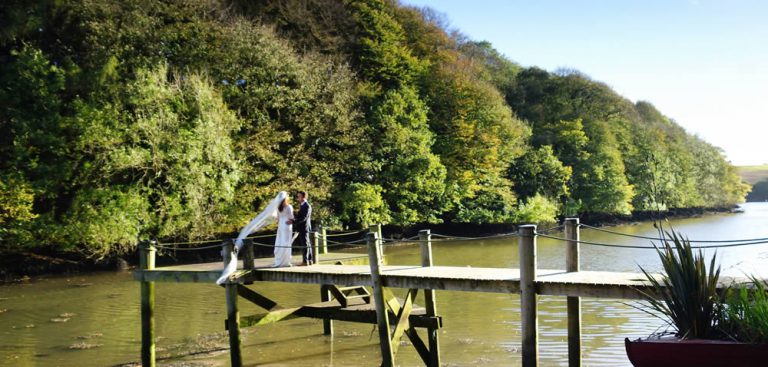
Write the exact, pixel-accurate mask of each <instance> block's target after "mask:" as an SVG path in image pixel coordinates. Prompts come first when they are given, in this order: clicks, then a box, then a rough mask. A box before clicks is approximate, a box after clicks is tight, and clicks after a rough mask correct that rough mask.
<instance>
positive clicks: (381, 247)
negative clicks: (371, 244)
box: [376, 223, 384, 258]
mask: <svg viewBox="0 0 768 367" xmlns="http://www.w3.org/2000/svg"><path fill="white" fill-rule="evenodd" d="M376 233H378V235H379V236H378V237H377V238H378V239H379V254H381V256H382V258H384V235H383V234H382V233H381V223H379V224H377V225H376Z"/></svg>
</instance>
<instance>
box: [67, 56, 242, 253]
mask: <svg viewBox="0 0 768 367" xmlns="http://www.w3.org/2000/svg"><path fill="white" fill-rule="evenodd" d="M126 94H127V95H126V98H125V99H124V103H125V104H124V105H120V106H117V105H116V103H119V102H120V101H114V102H113V104H108V105H102V106H100V105H98V104H96V103H93V104H87V103H85V102H80V103H77V104H76V106H77V107H78V113H77V115H76V116H75V117H74V120H75V121H76V122H77V124H78V125H79V126H81V127H82V128H83V130H84V131H83V134H82V135H81V136H80V137H79V139H78V140H77V141H76V142H75V148H76V150H77V151H78V152H80V153H81V154H82V156H84V157H88V158H89V161H88V162H85V163H84V164H83V166H82V167H81V169H80V170H79V174H78V177H77V180H76V181H75V183H76V184H77V185H78V186H80V189H79V190H78V191H77V193H76V195H75V197H74V200H73V202H72V204H71V209H70V210H69V212H68V213H67V215H66V220H65V222H66V223H67V224H68V226H69V228H70V230H69V238H70V241H71V242H72V243H89V244H93V246H90V247H89V250H90V251H92V252H94V253H95V254H97V255H102V254H104V253H106V252H107V251H108V250H109V244H114V245H115V246H116V247H115V248H113V249H112V250H117V249H118V248H119V247H117V246H122V247H125V248H128V247H129V246H133V245H135V243H136V241H137V239H138V238H139V237H140V236H144V237H146V236H151V237H160V238H169V237H175V236H179V237H184V238H200V237H206V236H208V234H209V233H212V232H215V231H217V230H220V229H219V228H217V227H216V225H218V224H219V223H221V222H222V218H224V217H225V216H226V213H227V211H228V210H229V207H228V205H229V204H230V203H231V202H232V201H233V199H234V197H235V188H236V187H237V185H238V182H239V180H240V177H241V168H240V163H239V162H238V160H237V157H236V155H235V152H234V151H233V150H232V147H233V144H232V143H233V141H232V140H233V139H232V137H233V134H234V133H235V132H236V131H237V130H239V128H240V126H241V125H242V121H241V120H240V119H238V117H237V116H236V115H235V114H234V113H233V112H232V111H230V110H229V109H228V108H227V106H226V105H225V104H224V102H223V100H222V98H221V96H220V94H219V93H217V92H216V91H215V90H214V89H213V88H212V85H211V82H210V81H209V80H208V78H206V77H204V76H201V75H197V74H190V75H184V76H181V75H173V74H172V73H171V72H170V71H169V70H168V68H167V66H164V65H161V66H159V67H157V68H155V69H153V70H139V71H138V72H137V78H136V80H135V81H134V82H133V83H131V84H130V85H129V86H128V88H127V90H126ZM102 247H106V248H102Z"/></svg>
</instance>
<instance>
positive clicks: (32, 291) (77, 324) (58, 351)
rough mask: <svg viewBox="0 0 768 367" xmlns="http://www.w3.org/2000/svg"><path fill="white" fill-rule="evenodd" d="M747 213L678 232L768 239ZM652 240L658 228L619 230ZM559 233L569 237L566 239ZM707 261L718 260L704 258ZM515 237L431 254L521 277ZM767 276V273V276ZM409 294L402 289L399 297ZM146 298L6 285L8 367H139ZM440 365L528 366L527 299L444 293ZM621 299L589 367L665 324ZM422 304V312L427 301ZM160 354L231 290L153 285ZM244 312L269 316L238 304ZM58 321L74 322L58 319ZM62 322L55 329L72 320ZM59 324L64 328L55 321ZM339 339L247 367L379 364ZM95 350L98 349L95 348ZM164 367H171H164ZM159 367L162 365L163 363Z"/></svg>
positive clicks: (371, 337) (288, 348) (554, 348)
mask: <svg viewBox="0 0 768 367" xmlns="http://www.w3.org/2000/svg"><path fill="white" fill-rule="evenodd" d="M745 209H746V213H744V214H735V215H732V214H726V215H716V216H706V217H702V218H692V219H684V220H675V221H672V222H671V224H672V225H673V226H674V227H675V228H676V229H678V230H680V231H681V232H683V233H684V234H685V235H686V236H688V237H690V238H695V239H732V238H754V237H768V227H766V223H768V221H767V219H768V204H765V203H755V204H747V205H745ZM613 230H617V231H620V232H624V233H632V234H638V235H646V236H653V235H655V230H654V229H653V227H652V225H651V224H650V223H640V224H636V225H623V226H619V227H615V228H613ZM560 235H561V234H560ZM582 238H583V239H584V240H588V241H595V242H609V243H616V244H633V245H648V244H649V241H648V240H641V239H634V238H626V237H618V236H615V235H612V234H608V233H601V232H596V231H593V230H587V229H585V230H583V231H582ZM385 252H386V255H387V257H388V262H389V263H391V264H418V263H419V250H418V247H417V246H400V247H396V248H387V249H386V251H385ZM708 253H714V251H710V250H708ZM718 253H719V256H720V257H721V259H722V264H723V268H724V273H728V274H732V275H741V274H742V272H760V271H765V270H764V269H768V267H766V266H765V265H766V264H767V263H768V246H765V245H762V246H760V245H758V246H746V247H736V248H729V249H724V250H720V251H719V252H718ZM563 256H564V248H563V245H562V243H560V242H558V241H555V240H550V239H543V238H542V239H540V241H539V267H541V268H563V267H564V266H565V262H564V257H563ZM517 261H518V251H517V242H516V240H514V239H496V240H484V241H474V242H455V243H446V244H439V245H435V246H434V262H435V264H437V265H453V266H474V267H517ZM638 265H641V266H644V267H647V268H649V269H650V270H654V269H658V266H659V265H658V263H657V260H656V255H655V254H654V253H653V251H648V250H639V249H615V248H610V249H608V248H603V247H590V246H583V247H582V269H585V270H613V271H637V269H638ZM763 274H764V275H768V274H765V273H763ZM252 287H254V288H255V289H257V290H258V291H260V292H263V293H264V294H265V295H268V296H269V297H271V298H273V299H275V300H276V301H278V302H279V303H281V304H285V305H300V304H304V303H311V302H317V301H318V300H319V291H318V289H317V287H315V286H304V285H294V284H279V283H257V284H254V285H252ZM395 293H397V294H401V293H404V292H403V291H400V290H398V291H396V292H395ZM138 296H139V289H138V284H137V283H135V282H134V281H133V280H132V279H131V275H130V274H129V273H103V274H93V275H87V276H78V277H46V278H42V279H35V280H34V281H33V282H31V283H29V284H25V285H9V286H3V287H0V311H2V312H0V365H8V366H21V367H26V366H109V365H116V364H120V363H126V362H130V361H136V360H138V359H139V349H140V341H139V335H140V334H139V301H138ZM437 299H438V313H439V314H441V315H443V317H444V325H445V327H444V328H443V329H442V330H441V334H440V336H441V340H440V341H441V350H442V357H443V361H444V363H445V364H446V365H450V366H474V365H478V364H480V365H488V366H497V365H504V366H506V365H518V364H519V363H520V317H519V307H520V305H519V297H517V296H516V295H505V294H482V293H477V294H475V293H462V292H443V291H439V292H437ZM624 302H626V301H621V300H595V299H584V300H583V301H582V310H583V316H582V317H583V331H582V334H583V338H584V340H583V346H584V350H583V355H584V361H585V365H590V366H622V365H629V362H628V361H627V359H626V356H625V354H624V346H623V340H624V338H625V337H630V338H637V337H642V336H646V335H648V334H650V333H651V332H653V331H655V330H656V329H657V328H659V327H660V326H661V322H660V321H658V320H655V319H653V318H650V317H648V316H647V315H646V314H644V313H643V312H642V311H639V310H637V309H635V308H633V307H632V306H631V305H628V304H625V303H624ZM417 303H421V304H423V300H422V299H421V297H419V298H418V299H417ZM156 307H157V335H158V336H159V341H158V347H159V348H161V349H162V348H165V347H168V346H170V345H173V344H177V343H180V342H182V341H184V340H185V339H194V338H196V337H197V336H199V335H207V334H211V333H214V332H219V333H220V332H222V331H223V324H224V323H223V319H224V318H225V314H226V312H225V303H224V292H223V290H221V289H220V288H219V287H216V286H214V285H212V284H210V285H209V284H167V283H158V284H157V300H156ZM241 308H242V311H241V314H243V315H248V314H255V313H260V312H261V311H260V310H259V309H258V308H257V307H255V306H253V305H249V304H248V303H247V302H241ZM539 309H540V319H539V325H540V337H541V341H540V354H541V362H542V363H541V364H542V365H543V366H565V365H567V361H566V357H567V335H566V309H565V299H564V298H562V297H541V298H540V308H539ZM62 314H74V315H69V317H60V316H62ZM65 318H68V320H67V321H66V322H54V321H51V320H52V319H65ZM59 321H61V320H59ZM335 332H336V334H335V336H334V337H332V338H330V337H326V336H323V335H322V323H321V322H320V321H318V320H301V319H299V320H294V321H288V322H284V323H280V324H274V325H268V326H264V327H257V328H251V329H246V330H245V332H244V335H243V340H244V353H245V359H246V361H250V363H253V364H256V363H258V364H259V365H266V366H315V365H318V366H322V365H325V366H361V365H376V364H377V363H378V362H379V349H378V345H377V340H378V335H377V333H375V331H374V330H373V327H372V325H360V324H350V323H342V322H336V323H335ZM88 348H90V349H88ZM187 360H188V361H190V362H194V361H196V360H202V361H204V362H205V363H206V364H210V365H214V366H216V365H221V366H227V365H228V355H227V354H226V353H219V354H215V355H202V356H193V357H188V358H187ZM398 361H399V363H400V364H401V365H404V366H410V365H419V364H420V359H419V357H418V355H417V354H416V352H415V351H414V350H413V348H411V347H410V346H403V347H401V348H400V352H399V353H398ZM164 363H168V361H165V362H164ZM162 364H163V363H161V365H162Z"/></svg>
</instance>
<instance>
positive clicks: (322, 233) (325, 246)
mask: <svg viewBox="0 0 768 367" xmlns="http://www.w3.org/2000/svg"><path fill="white" fill-rule="evenodd" d="M320 240H321V241H322V242H321V245H322V246H323V254H327V253H328V233H327V231H326V228H325V226H320Z"/></svg>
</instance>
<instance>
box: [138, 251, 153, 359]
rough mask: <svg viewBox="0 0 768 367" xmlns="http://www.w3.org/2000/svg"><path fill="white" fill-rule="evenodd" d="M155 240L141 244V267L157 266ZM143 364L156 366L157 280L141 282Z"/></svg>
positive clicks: (147, 268) (145, 268)
mask: <svg viewBox="0 0 768 367" xmlns="http://www.w3.org/2000/svg"><path fill="white" fill-rule="evenodd" d="M154 244H155V241H151V242H149V241H145V242H142V243H141V244H140V245H139V246H140V248H139V253H140V258H139V267H140V268H141V269H142V270H152V269H154V268H155V254H156V250H155V246H154ZM141 365H142V366H145V367H155V282H141Z"/></svg>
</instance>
